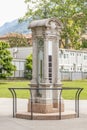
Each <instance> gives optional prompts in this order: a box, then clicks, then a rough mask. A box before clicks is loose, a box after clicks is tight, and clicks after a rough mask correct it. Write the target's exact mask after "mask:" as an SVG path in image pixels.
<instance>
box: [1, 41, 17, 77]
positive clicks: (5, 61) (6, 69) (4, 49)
mask: <svg viewBox="0 0 87 130" xmlns="http://www.w3.org/2000/svg"><path fill="white" fill-rule="evenodd" d="M8 48H9V44H8V43H6V42H3V41H0V78H6V77H9V76H11V75H12V72H13V71H15V70H16V67H15V66H14V65H13V64H12V57H11V54H10V51H9V50H8Z"/></svg>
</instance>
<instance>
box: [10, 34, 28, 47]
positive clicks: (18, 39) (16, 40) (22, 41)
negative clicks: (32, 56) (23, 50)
mask: <svg viewBox="0 0 87 130" xmlns="http://www.w3.org/2000/svg"><path fill="white" fill-rule="evenodd" d="M8 42H9V44H10V47H23V46H29V45H28V41H27V39H26V37H25V36H24V35H23V34H19V33H10V34H9V35H8Z"/></svg>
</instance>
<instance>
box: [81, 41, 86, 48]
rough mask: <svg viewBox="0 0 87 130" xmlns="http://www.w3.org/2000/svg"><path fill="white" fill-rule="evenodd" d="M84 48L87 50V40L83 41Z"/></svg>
mask: <svg viewBox="0 0 87 130" xmlns="http://www.w3.org/2000/svg"><path fill="white" fill-rule="evenodd" d="M81 47H82V48H87V40H86V39H82V45H81Z"/></svg>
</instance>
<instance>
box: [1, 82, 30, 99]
mask: <svg viewBox="0 0 87 130" xmlns="http://www.w3.org/2000/svg"><path fill="white" fill-rule="evenodd" d="M28 84H29V81H28V80H0V97H3V98H6V97H7V98H9V97H12V95H11V93H10V91H9V90H8V88H11V87H29V85H28ZM16 92H17V95H18V97H19V98H28V97H29V91H27V90H26V91H23V90H18V91H16Z"/></svg>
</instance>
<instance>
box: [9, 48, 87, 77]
mask: <svg viewBox="0 0 87 130" xmlns="http://www.w3.org/2000/svg"><path fill="white" fill-rule="evenodd" d="M9 50H10V52H11V55H12V56H13V64H14V65H16V68H17V70H16V71H15V72H14V74H13V77H24V69H25V60H26V57H27V56H28V55H30V54H31V53H32V47H19V48H10V49H9ZM59 68H60V71H62V72H87V51H86V50H70V49H60V50H59Z"/></svg>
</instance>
